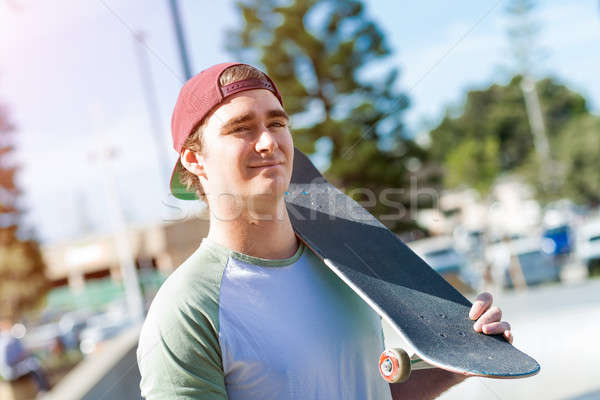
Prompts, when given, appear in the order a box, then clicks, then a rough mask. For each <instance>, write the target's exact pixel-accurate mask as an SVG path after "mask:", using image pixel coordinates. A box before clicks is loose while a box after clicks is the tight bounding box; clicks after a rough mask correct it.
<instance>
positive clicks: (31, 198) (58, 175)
mask: <svg viewBox="0 0 600 400" xmlns="http://www.w3.org/2000/svg"><path fill="white" fill-rule="evenodd" d="M506 2H507V0H504V1H502V0H500V1H497V0H496V1H474V0H465V1H462V2H447V1H441V0H434V1H429V2H421V3H417V2H413V3H412V4H411V5H406V3H404V2H389V1H381V0H378V1H367V2H366V6H367V13H368V14H369V15H370V16H372V17H373V18H374V19H375V20H376V21H377V22H378V24H379V26H380V27H381V29H382V30H383V31H384V33H386V35H387V40H388V42H389V44H390V46H391V47H392V49H393V50H394V55H393V56H392V57H390V59H389V60H388V61H387V64H386V65H390V66H392V65H393V66H399V67H400V68H401V71H402V76H401V79H400V85H401V87H402V88H403V89H404V90H405V91H406V92H407V93H408V95H409V96H410V98H411V102H412V106H411V108H410V109H409V110H408V111H407V112H406V114H405V120H406V123H407V127H408V129H410V130H411V131H412V132H414V133H415V134H419V133H421V132H423V131H425V130H426V128H427V127H429V126H432V125H433V124H435V123H436V122H437V121H438V120H439V117H440V116H441V115H442V113H443V111H444V109H445V108H446V107H447V106H448V105H451V104H455V105H458V104H460V102H461V101H462V99H463V96H464V94H465V93H466V91H467V90H468V89H471V88H483V87H485V86H487V85H489V84H490V83H492V82H501V83H504V82H506V81H507V79H508V78H509V76H510V74H509V73H508V72H507V69H506V67H507V66H508V65H509V64H510V60H509V57H508V51H507V49H508V44H507V41H506V34H505V30H506V17H505V15H504V7H505V5H506ZM207 4H210V8H209V7H207ZM180 7H181V12H182V14H183V16H184V23H185V30H186V34H187V39H188V46H189V51H190V54H191V60H192V66H193V70H194V71H199V70H201V69H202V68H204V67H207V66H209V65H212V64H214V63H217V62H221V61H223V60H228V59H230V56H229V55H228V54H227V53H226V52H225V50H224V48H223V42H224V40H223V39H224V35H225V30H226V29H227V28H230V27H231V26H233V25H234V24H235V23H236V22H237V21H239V16H238V15H237V13H236V11H235V10H234V7H233V2H232V1H213V2H210V3H208V2H205V1H192V0H180ZM538 19H539V22H540V23H541V25H542V31H541V33H540V42H541V44H542V46H543V47H544V49H545V50H546V51H547V53H548V56H547V58H546V59H544V60H543V62H542V63H540V65H539V66H538V75H539V76H546V75H552V76H555V77H557V78H558V79H560V80H561V81H562V82H564V83H566V84H567V85H569V86H570V87H572V88H573V89H575V90H577V91H579V92H580V93H582V94H583V95H585V96H586V98H587V99H588V101H589V102H590V105H591V107H592V109H593V110H594V112H595V113H597V114H600V77H598V70H600V68H599V66H600V40H599V39H600V11H599V5H598V1H597V0H577V1H575V0H552V1H551V0H546V1H540V2H539V8H538ZM138 30H142V31H144V32H145V33H146V35H147V44H148V48H147V49H146V51H147V56H148V59H149V60H150V66H151V70H152V75H153V83H154V86H155V87H156V93H157V97H158V109H159V115H158V117H159V119H160V122H161V132H162V138H161V145H160V147H161V148H160V149H159V150H157V147H156V146H155V144H154V142H153V141H152V139H151V138H152V136H151V133H150V123H149V117H148V113H147V111H146V103H145V102H144V97H143V91H142V82H141V78H140V69H139V65H138V60H137V58H136V55H135V51H134V40H133V38H132V32H135V31H138ZM0 54H2V57H0V101H2V102H3V103H4V104H7V105H8V106H9V107H10V110H11V115H12V118H13V120H14V122H15V124H16V125H17V126H18V128H19V131H18V135H17V140H18V148H19V152H18V157H19V160H20V162H21V163H22V165H23V170H22V171H21V173H20V175H19V177H18V179H19V183H20V184H21V186H22V187H23V189H24V191H25V196H24V198H23V201H24V203H23V206H24V207H26V208H27V209H28V210H29V212H28V214H27V219H26V222H27V223H28V224H29V225H31V226H33V227H35V229H36V231H37V232H38V235H39V237H40V239H42V240H43V241H44V242H46V243H48V242H57V241H63V240H70V239H73V238H76V237H78V236H80V235H81V234H82V232H88V233H90V232H107V231H109V230H110V229H111V226H110V223H109V221H108V218H106V213H107V211H106V199H105V195H104V190H103V186H102V185H103V180H102V179H101V176H111V177H113V179H114V182H116V187H117V191H118V193H119V197H120V199H121V202H122V206H123V208H124V210H125V214H126V216H127V219H128V221H129V222H130V223H132V224H144V223H153V222H160V221H161V220H170V219H177V218H182V217H184V216H185V215H188V213H189V212H190V211H191V210H192V209H193V207H190V205H189V204H186V203H184V202H180V201H176V200H174V199H172V198H170V197H169V196H168V192H167V182H164V179H161V178H160V177H161V171H160V170H159V168H158V166H157V151H160V152H162V153H161V154H163V156H166V157H168V160H169V164H171V163H174V160H175V159H176V154H175V151H174V150H172V147H171V142H170V132H169V128H170V127H169V125H170V124H169V122H170V117H171V111H172V108H173V105H174V103H175V100H176V98H177V94H178V91H179V88H180V87H181V85H182V84H183V78H182V73H181V71H180V66H179V60H178V55H177V50H176V48H175V42H174V35H173V29H172V26H171V21H170V19H169V10H168V8H167V0H146V1H143V2H142V1H141V0H131V1H128V2H117V1H115V0H89V1H86V2H80V1H75V0H57V1H55V2H51V3H47V2H36V1H33V0H0ZM99 138H100V139H99ZM101 142H102V143H108V144H110V145H112V146H114V147H116V148H117V149H118V156H117V158H116V159H115V161H114V163H113V165H112V166H106V165H101V164H98V163H97V162H92V160H91V157H90V153H93V152H97V149H98V147H99V146H100V143H101ZM162 173H163V174H164V172H162Z"/></svg>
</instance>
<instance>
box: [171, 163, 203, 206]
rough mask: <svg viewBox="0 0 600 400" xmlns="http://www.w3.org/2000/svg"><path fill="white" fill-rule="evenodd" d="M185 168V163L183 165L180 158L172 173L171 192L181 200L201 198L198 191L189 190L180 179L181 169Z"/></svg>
mask: <svg viewBox="0 0 600 400" xmlns="http://www.w3.org/2000/svg"><path fill="white" fill-rule="evenodd" d="M182 170H183V165H181V160H180V159H178V160H177V163H176V164H175V167H174V168H173V172H172V173H171V183H170V187H171V194H172V195H173V196H175V197H176V198H178V199H180V200H199V199H198V196H196V193H195V192H194V191H193V189H192V191H188V190H187V189H186V187H185V185H183V184H182V183H181V181H180V180H179V177H180V174H181V171H182Z"/></svg>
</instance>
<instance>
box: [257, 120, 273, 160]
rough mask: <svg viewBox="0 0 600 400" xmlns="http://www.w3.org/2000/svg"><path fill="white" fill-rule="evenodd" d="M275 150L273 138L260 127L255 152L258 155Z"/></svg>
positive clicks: (266, 130) (265, 129) (263, 127)
mask: <svg viewBox="0 0 600 400" xmlns="http://www.w3.org/2000/svg"><path fill="white" fill-rule="evenodd" d="M276 148H277V141H276V140H275V137H274V136H273V134H272V133H271V132H269V130H268V129H267V128H266V127H265V126H262V127H261V132H260V135H259V137H258V141H257V142H256V151H257V152H259V153H262V152H267V153H272V152H274V151H275V149H276Z"/></svg>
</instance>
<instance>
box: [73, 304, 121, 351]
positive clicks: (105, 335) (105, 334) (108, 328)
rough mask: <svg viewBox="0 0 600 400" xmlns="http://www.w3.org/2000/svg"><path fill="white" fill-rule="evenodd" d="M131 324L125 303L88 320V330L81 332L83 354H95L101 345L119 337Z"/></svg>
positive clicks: (113, 305)
mask: <svg viewBox="0 0 600 400" xmlns="http://www.w3.org/2000/svg"><path fill="white" fill-rule="evenodd" d="M131 324H132V323H131V319H130V318H129V315H128V313H127V308H126V306H125V304H124V302H123V301H116V302H114V303H113V304H112V305H111V306H109V307H108V309H107V311H106V312H104V313H102V314H98V315H95V316H93V317H91V318H90V319H88V321H87V324H86V328H85V329H83V330H82V331H81V335H80V340H81V341H80V345H79V347H80V350H81V352H82V353H83V354H90V353H93V352H94V351H95V350H96V348H97V347H98V344H99V343H101V342H103V341H105V340H108V339H111V338H113V337H115V336H117V335H118V334H119V333H121V332H122V331H123V330H124V329H125V328H127V327H128V326H130V325H131Z"/></svg>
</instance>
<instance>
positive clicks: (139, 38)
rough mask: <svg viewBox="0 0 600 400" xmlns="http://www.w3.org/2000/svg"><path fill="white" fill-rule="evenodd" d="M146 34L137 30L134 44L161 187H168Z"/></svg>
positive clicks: (167, 168) (167, 170) (167, 166)
mask: <svg viewBox="0 0 600 400" xmlns="http://www.w3.org/2000/svg"><path fill="white" fill-rule="evenodd" d="M145 41H146V35H145V34H144V32H136V34H135V35H134V46H135V50H136V54H137V57H138V62H139V66H140V75H141V78H142V86H143V89H144V99H145V100H146V109H147V111H148V118H149V119H150V130H151V131H152V136H153V137H154V145H155V147H156V156H157V158H158V169H159V179H160V182H161V187H165V188H166V187H167V186H166V185H167V184H166V183H167V182H169V178H170V176H169V163H168V160H167V157H166V154H165V152H164V150H163V149H164V147H165V143H164V142H163V140H162V131H161V122H160V113H159V108H158V105H157V102H156V90H155V88H154V83H153V80H152V73H151V70H150V63H149V62H148V57H147V55H146V51H145V43H146V42H145Z"/></svg>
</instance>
